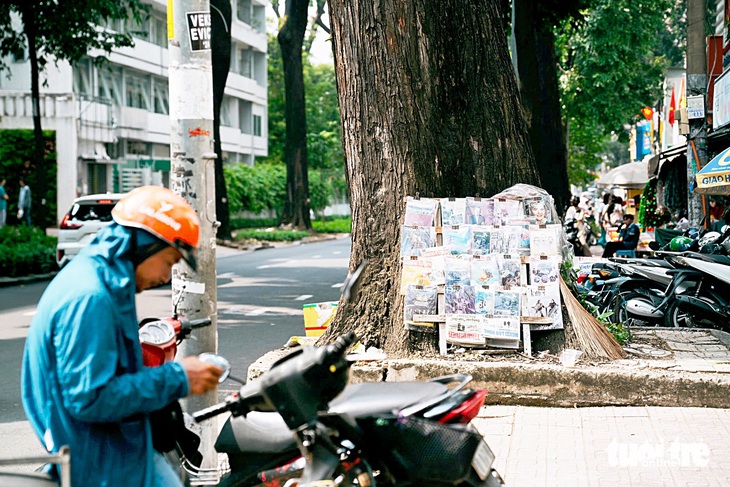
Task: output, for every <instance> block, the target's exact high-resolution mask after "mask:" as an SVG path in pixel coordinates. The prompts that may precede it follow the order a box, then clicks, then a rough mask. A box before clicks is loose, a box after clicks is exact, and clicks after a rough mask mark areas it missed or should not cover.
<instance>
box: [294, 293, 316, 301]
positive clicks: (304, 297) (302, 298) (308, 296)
mask: <svg viewBox="0 0 730 487" xmlns="http://www.w3.org/2000/svg"><path fill="white" fill-rule="evenodd" d="M312 296H314V295H313V294H302V295H301V296H299V297H297V298H294V301H304V300H305V299H309V298H311V297H312Z"/></svg>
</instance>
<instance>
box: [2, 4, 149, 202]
mask: <svg viewBox="0 0 730 487" xmlns="http://www.w3.org/2000/svg"><path fill="white" fill-rule="evenodd" d="M146 9H147V7H146V6H144V5H142V3H141V2H140V0H85V1H83V2H79V1H76V0H39V1H29V0H4V1H3V2H0V69H7V64H5V63H6V62H7V59H9V58H8V56H10V55H17V54H19V53H22V52H26V50H27V53H28V58H29V60H30V70H31V73H30V79H31V86H30V89H31V100H32V101H31V103H32V105H33V132H34V138H35V144H34V150H33V156H32V161H33V163H34V165H35V167H36V171H37V175H36V181H37V184H36V190H37V191H38V194H40V195H46V194H47V191H48V188H49V186H50V185H52V184H55V181H54V182H53V183H51V182H50V180H49V177H50V174H48V173H49V172H50V168H49V167H48V166H47V165H46V164H45V156H44V153H45V142H44V140H43V130H42V127H41V110H40V87H39V79H40V72H41V71H42V70H43V69H44V67H45V66H46V64H47V63H48V62H50V61H54V62H57V61H59V60H66V61H69V62H71V63H74V62H76V61H78V60H79V59H81V57H82V56H85V55H86V54H87V53H88V52H89V51H91V50H98V51H101V52H105V53H107V54H108V53H110V52H111V50H112V49H113V48H115V47H123V46H131V45H133V41H132V36H131V34H130V33H120V32H114V31H111V30H107V29H103V28H100V27H99V26H100V25H104V23H105V21H107V20H114V19H128V18H131V19H133V20H135V21H136V22H138V23H139V22H141V21H142V16H143V14H144V13H145V12H146ZM18 19H19V20H20V28H16V24H15V23H14V22H15V21H16V20H18ZM103 59H104V58H102V57H97V58H96V60H103ZM48 201H50V200H48V199H45V198H39V199H38V203H39V204H41V205H43V204H46V203H47V202H48ZM44 213H50V211H49V208H48V207H46V209H45V211H44Z"/></svg>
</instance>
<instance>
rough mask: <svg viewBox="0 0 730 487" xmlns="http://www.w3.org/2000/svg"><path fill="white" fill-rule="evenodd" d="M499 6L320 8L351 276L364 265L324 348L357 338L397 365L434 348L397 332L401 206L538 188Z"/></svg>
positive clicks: (494, 0)
mask: <svg viewBox="0 0 730 487" xmlns="http://www.w3.org/2000/svg"><path fill="white" fill-rule="evenodd" d="M498 6H499V4H498V0H489V1H476V0H444V1H441V2H431V1H428V0H382V1H380V2H350V1H347V0H329V7H330V9H329V10H330V22H331V27H332V38H333V51H334V57H335V71H336V76H337V86H338V95H339V102H340V112H341V118H342V129H343V130H342V141H343V148H344V157H345V166H346V174H347V178H348V182H349V187H350V201H351V206H352V253H351V258H350V259H351V260H350V267H351V268H354V266H355V265H357V263H358V262H359V261H360V260H361V259H364V258H365V259H368V260H369V267H368V269H367V270H366V271H365V272H366V279H365V282H364V284H363V288H362V294H361V299H360V300H358V302H357V303H356V304H355V305H345V304H344V303H341V304H342V307H341V308H340V310H339V311H338V314H337V320H336V322H335V323H334V324H333V325H332V326H331V327H330V329H329V330H328V333H327V334H326V335H325V338H324V339H325V340H326V339H328V338H329V337H331V336H332V335H335V334H339V333H341V332H342V331H344V330H353V331H355V332H356V333H357V334H358V335H359V336H360V337H361V339H362V340H363V342H365V343H367V344H368V345H374V346H377V347H380V348H383V349H384V350H385V351H387V352H388V353H391V354H396V355H397V354H403V353H407V352H408V351H409V350H410V345H413V346H418V347H423V348H432V347H433V345H434V343H435V340H434V339H433V338H431V337H432V336H428V337H423V336H419V337H414V339H413V340H409V339H408V335H407V332H406V330H405V329H404V327H403V318H402V314H403V299H402V297H401V296H399V294H398V288H399V282H400V267H401V266H400V262H399V244H400V242H399V240H400V225H401V224H402V222H403V216H404V210H405V197H406V196H408V195H415V194H416V193H419V194H420V195H421V196H423V197H449V196H454V197H462V196H474V195H479V196H483V197H488V196H492V195H493V194H495V193H497V192H499V191H501V190H503V189H505V188H507V187H509V186H511V185H513V184H516V183H527V184H535V185H539V177H538V174H537V171H536V169H535V167H534V162H533V157H532V152H531V150H530V144H529V139H528V134H527V125H526V124H525V121H524V118H523V116H522V112H521V107H520V102H519V99H518V94H517V86H516V79H515V75H514V72H513V70H512V67H511V63H510V58H509V52H508V48H507V41H506V38H505V35H504V30H503V26H502V23H501V18H500V12H499V10H498Z"/></svg>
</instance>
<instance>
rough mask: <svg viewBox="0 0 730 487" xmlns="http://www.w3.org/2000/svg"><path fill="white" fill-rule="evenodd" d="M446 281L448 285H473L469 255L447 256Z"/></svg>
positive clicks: (445, 259)
mask: <svg viewBox="0 0 730 487" xmlns="http://www.w3.org/2000/svg"><path fill="white" fill-rule="evenodd" d="M444 281H445V284H446V285H454V284H463V285H468V284H470V283H471V259H470V256H469V255H466V254H464V255H447V256H446V257H445V258H444Z"/></svg>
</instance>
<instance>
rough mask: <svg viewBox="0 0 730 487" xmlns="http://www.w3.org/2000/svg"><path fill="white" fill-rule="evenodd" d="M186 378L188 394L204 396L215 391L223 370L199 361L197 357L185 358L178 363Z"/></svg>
mask: <svg viewBox="0 0 730 487" xmlns="http://www.w3.org/2000/svg"><path fill="white" fill-rule="evenodd" d="M180 363H181V364H182V366H183V368H184V369H185V373H186V374H187V376H188V386H189V389H190V394H205V393H206V392H208V391H210V390H213V389H215V387H216V386H217V385H218V378H219V377H220V376H221V374H222V373H223V369H221V368H220V367H216V366H215V365H211V364H208V363H205V362H203V361H201V360H200V359H199V358H198V357H185V358H184V359H182V360H181V361H180Z"/></svg>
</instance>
